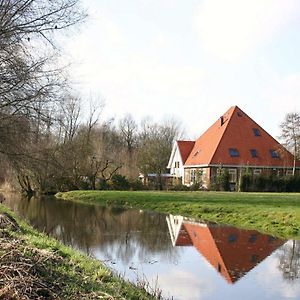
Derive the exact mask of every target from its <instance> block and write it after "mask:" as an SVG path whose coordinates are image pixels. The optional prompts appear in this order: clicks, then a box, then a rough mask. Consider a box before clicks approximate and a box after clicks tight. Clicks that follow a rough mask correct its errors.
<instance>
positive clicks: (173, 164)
mask: <svg viewBox="0 0 300 300" xmlns="http://www.w3.org/2000/svg"><path fill="white" fill-rule="evenodd" d="M168 168H169V169H170V174H171V175H173V176H174V177H182V179H183V176H184V169H183V163H182V159H181V155H180V152H179V149H178V144H177V142H175V144H174V147H173V150H172V153H171V156H170V160H169V164H168ZM182 182H184V181H182Z"/></svg>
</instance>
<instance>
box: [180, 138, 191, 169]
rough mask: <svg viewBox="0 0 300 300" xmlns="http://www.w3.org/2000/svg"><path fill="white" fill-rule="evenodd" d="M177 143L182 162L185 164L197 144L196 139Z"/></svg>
mask: <svg viewBox="0 0 300 300" xmlns="http://www.w3.org/2000/svg"><path fill="white" fill-rule="evenodd" d="M177 145H178V150H179V153H180V156H181V159H182V163H183V164H184V163H185V162H186V160H187V158H188V156H189V154H190V153H191V151H192V149H193V147H194V145H195V141H177Z"/></svg>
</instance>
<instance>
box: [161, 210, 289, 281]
mask: <svg viewBox="0 0 300 300" xmlns="http://www.w3.org/2000/svg"><path fill="white" fill-rule="evenodd" d="M167 223H168V227H169V233H170V236H171V240H172V244H173V246H174V247H175V246H176V247H187V246H193V247H195V248H196V249H197V251H198V252H199V253H200V254H201V255H202V256H203V257H204V258H205V259H206V260H207V261H208V262H209V264H210V265H211V266H212V267H213V268H214V269H216V271H217V272H218V273H219V274H220V275H221V276H222V277H223V278H224V279H225V280H226V281H227V282H228V283H229V284H234V283H235V282H236V281H237V280H239V279H240V278H242V277H243V276H244V275H246V274H247V273H248V272H249V271H250V270H252V269H253V268H254V267H256V266H257V265H258V264H259V263H260V262H262V261H263V260H264V259H265V258H266V257H268V256H269V255H270V254H271V253H272V252H274V251H275V250H276V249H277V248H279V247H280V246H282V245H283V244H284V243H285V242H286V241H284V240H281V239H278V238H275V237H273V236H270V235H266V234H261V233H259V232H257V231H255V230H243V229H238V228H236V227H232V226H226V225H223V226H221V225H217V224H206V223H201V222H196V221H194V220H191V219H187V218H183V217H181V216H172V215H169V216H167Z"/></svg>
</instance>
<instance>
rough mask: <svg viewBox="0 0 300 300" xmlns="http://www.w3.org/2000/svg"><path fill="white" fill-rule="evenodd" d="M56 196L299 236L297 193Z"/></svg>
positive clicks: (299, 199) (73, 193)
mask: <svg viewBox="0 0 300 300" xmlns="http://www.w3.org/2000/svg"><path fill="white" fill-rule="evenodd" d="M56 196H57V197H58V198H62V199H64V200H72V201H78V202H84V203H90V204H99V205H110V204H113V205H118V206H119V205H121V206H125V207H133V208H139V209H146V210H154V211H158V212H162V213H167V214H169V213H170V214H175V215H182V216H186V217H192V218H196V219H201V220H206V221H214V222H217V223H223V224H230V225H234V226H238V227H241V228H246V229H256V230H258V231H261V232H264V233H268V234H273V235H275V236H278V237H281V238H294V239H300V194H297V193H230V192H166V191H163V192H152V191H151V192H150V191H143V192H127V191H71V192H66V193H58V194H57V195H56Z"/></svg>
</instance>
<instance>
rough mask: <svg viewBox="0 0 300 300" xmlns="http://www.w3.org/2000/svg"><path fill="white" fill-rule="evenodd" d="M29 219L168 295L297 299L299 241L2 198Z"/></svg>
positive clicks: (188, 299) (174, 219)
mask: <svg viewBox="0 0 300 300" xmlns="http://www.w3.org/2000/svg"><path fill="white" fill-rule="evenodd" d="M6 205H7V206H9V207H10V208H12V209H13V210H14V211H16V212H17V213H18V214H19V215H20V216H21V217H23V218H25V219H26V220H27V221H28V222H29V223H30V224H31V225H33V226H34V227H35V228H37V229H38V230H40V231H44V232H46V233H47V234H50V235H51V236H54V237H55V238H57V239H59V240H60V241H62V242H63V243H65V244H67V245H69V246H72V247H74V248H76V249H78V250H80V251H82V252H84V253H87V254H90V255H93V256H94V257H96V258H97V259H99V260H101V261H103V262H104V263H105V264H106V265H107V266H109V267H110V268H112V269H114V270H116V271H117V272H118V273H121V274H122V275H124V276H125V277H126V278H128V279H129V280H131V281H133V282H136V281H139V280H140V281H141V280H146V281H147V282H149V284H150V286H151V287H152V288H159V289H161V290H162V292H163V296H164V297H165V298H168V297H169V298H171V297H173V299H184V300H194V299H201V300H205V299H214V300H217V299H222V300H224V299H231V300H232V299H243V300H246V299H260V300H264V299H272V300H274V299H300V279H299V276H300V241H284V240H281V239H277V238H274V237H271V236H268V235H264V234H261V233H259V232H256V231H249V230H242V229H238V228H235V227H232V226H220V225H214V224H205V223H203V222H196V221H194V220H188V219H185V218H182V217H180V216H171V215H169V216H166V215H163V214H157V213H153V212H146V211H140V210H133V209H131V210H125V209H121V208H113V207H108V208H104V207H100V206H87V205H82V204H78V203H72V202H66V201H61V200H56V199H55V198H44V199H36V198H32V199H30V200H27V199H20V198H19V197H18V196H17V195H12V196H10V197H8V198H7V200H6Z"/></svg>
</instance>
